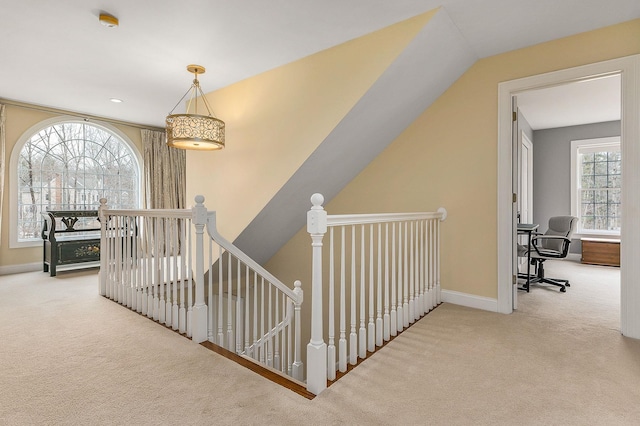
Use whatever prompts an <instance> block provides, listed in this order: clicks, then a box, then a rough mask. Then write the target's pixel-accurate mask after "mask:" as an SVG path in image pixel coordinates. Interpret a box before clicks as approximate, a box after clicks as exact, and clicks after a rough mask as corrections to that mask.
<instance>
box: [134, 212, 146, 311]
mask: <svg viewBox="0 0 640 426" xmlns="http://www.w3.org/2000/svg"><path fill="white" fill-rule="evenodd" d="M135 226H136V228H135V232H136V236H135V238H136V274H137V275H136V277H137V280H138V286H137V293H136V306H137V312H138V313H140V314H142V299H143V295H144V293H143V288H144V281H143V279H142V276H143V273H144V269H143V268H142V262H143V260H142V259H143V253H144V247H143V241H142V235H141V234H140V232H141V230H140V229H141V228H142V216H137V217H136V225H135Z"/></svg>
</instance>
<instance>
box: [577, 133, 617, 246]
mask: <svg viewBox="0 0 640 426" xmlns="http://www.w3.org/2000/svg"><path fill="white" fill-rule="evenodd" d="M571 160H572V161H571V163H572V164H571V166H572V167H571V169H572V170H571V178H572V182H571V192H572V201H571V211H572V214H573V215H574V216H577V217H578V219H579V221H578V229H577V233H578V234H584V235H620V212H621V211H622V210H621V208H620V206H621V183H622V156H621V150H620V137H619V136H616V137H608V138H598V139H585V140H576V141H572V142H571Z"/></svg>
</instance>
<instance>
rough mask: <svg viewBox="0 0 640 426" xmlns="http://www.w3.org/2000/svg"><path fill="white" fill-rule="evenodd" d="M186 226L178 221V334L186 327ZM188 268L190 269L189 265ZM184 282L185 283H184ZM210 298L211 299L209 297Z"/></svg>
mask: <svg viewBox="0 0 640 426" xmlns="http://www.w3.org/2000/svg"><path fill="white" fill-rule="evenodd" d="M186 227H187V220H186V219H183V220H181V221H180V252H181V254H180V268H181V269H180V272H181V273H180V308H179V309H178V332H179V333H180V334H184V332H185V331H186V329H187V324H186V322H187V311H186V309H185V307H184V297H185V296H184V287H185V285H189V287H191V283H190V282H189V281H188V280H186V281H185V278H186V276H187V274H188V272H187V250H189V247H188V246H187V239H186ZM209 252H210V253H211V250H209ZM189 269H191V268H190V267H189ZM185 283H186V284H185ZM209 300H211V299H209Z"/></svg>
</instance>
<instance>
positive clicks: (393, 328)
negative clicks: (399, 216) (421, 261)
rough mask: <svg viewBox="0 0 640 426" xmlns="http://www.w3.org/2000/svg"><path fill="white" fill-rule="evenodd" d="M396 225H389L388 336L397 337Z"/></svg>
mask: <svg viewBox="0 0 640 426" xmlns="http://www.w3.org/2000/svg"><path fill="white" fill-rule="evenodd" d="M396 293H397V282H396V224H395V223H392V224H391V313H390V322H389V326H390V329H389V334H390V335H391V336H397V335H398V311H397V310H396V302H397V299H396Z"/></svg>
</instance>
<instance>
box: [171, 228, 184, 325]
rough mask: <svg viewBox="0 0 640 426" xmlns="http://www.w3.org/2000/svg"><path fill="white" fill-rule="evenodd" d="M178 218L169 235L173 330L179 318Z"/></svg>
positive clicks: (179, 244)
mask: <svg viewBox="0 0 640 426" xmlns="http://www.w3.org/2000/svg"><path fill="white" fill-rule="evenodd" d="M179 223H180V222H179V220H178V219H174V220H173V223H172V226H171V231H172V232H171V235H172V238H173V250H172V251H173V274H172V275H173V279H172V280H171V283H172V285H171V287H172V289H173V292H172V296H171V302H172V304H171V328H172V329H173V330H177V329H178V326H179V319H178V311H179V308H178V285H179V283H180V275H181V273H182V271H181V270H180V269H179V266H178V258H179V257H180V252H179V250H180V248H181V241H180V239H179V238H178V235H179V234H178V225H179Z"/></svg>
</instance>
